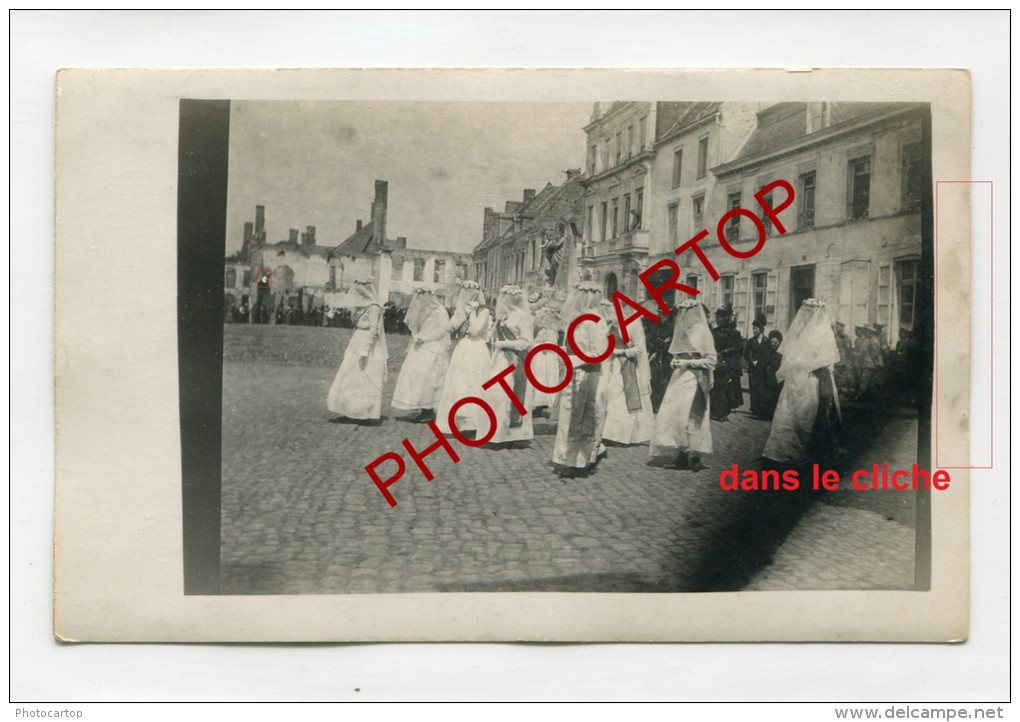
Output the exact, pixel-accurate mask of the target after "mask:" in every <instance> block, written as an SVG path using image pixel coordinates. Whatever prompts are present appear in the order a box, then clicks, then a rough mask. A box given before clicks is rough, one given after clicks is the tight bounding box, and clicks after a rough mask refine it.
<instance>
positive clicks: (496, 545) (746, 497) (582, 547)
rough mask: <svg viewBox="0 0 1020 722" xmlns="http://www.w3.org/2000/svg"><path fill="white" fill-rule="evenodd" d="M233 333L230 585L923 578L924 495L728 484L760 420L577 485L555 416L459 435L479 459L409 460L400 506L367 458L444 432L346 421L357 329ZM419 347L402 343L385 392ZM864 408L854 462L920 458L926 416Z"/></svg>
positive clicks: (226, 478) (759, 440)
mask: <svg viewBox="0 0 1020 722" xmlns="http://www.w3.org/2000/svg"><path fill="white" fill-rule="evenodd" d="M224 336H225V338H224V341H225V344H224V347H225V348H224V370H223V373H224V390H223V477H222V503H221V511H222V550H221V562H222V584H221V589H222V592H223V593H226V594H316V593H321V594H339V593H364V592H435V591H586V592H587V591H612V592H618V591H645V592H650V591H660V592H661V591H707V590H734V589H742V588H746V589H756V590H766V589H909V588H912V587H913V584H914V556H915V553H914V544H915V533H914V529H915V519H914V514H915V496H916V495H915V494H914V493H911V492H857V491H853V490H843V489H841V490H840V491H837V492H832V493H829V494H825V495H817V494H810V493H807V494H805V493H799V492H798V493H794V494H791V493H788V492H725V491H722V490H721V489H720V488H719V486H718V477H719V472H720V471H721V470H722V469H723V468H726V467H728V466H730V465H731V464H733V463H737V464H740V465H741V467H744V466H752V465H754V464H755V462H756V460H757V459H758V458H759V457H760V456H761V451H762V449H763V447H764V445H765V440H766V438H767V436H768V432H769V424H768V422H765V421H760V420H757V419H752V418H751V417H750V416H748V415H747V413H746V412H744V411H741V412H737V413H735V414H732V415H731V416H730V420H729V421H726V422H713V424H712V433H713V439H714V445H715V449H716V451H715V453H714V454H713V455H712V456H711V457H708V458H707V459H706V462H707V464H708V469H706V470H703V471H701V472H698V473H691V472H678V471H673V470H664V469H657V468H653V467H650V466H648V465H647V463H646V462H647V458H648V449H647V446H634V447H611V448H610V449H609V456H608V458H607V459H605V460H604V461H603V462H602V463H601V464H600V465H599V467H598V470H597V472H596V473H595V474H593V475H591V476H589V477H587V478H579V479H565V480H564V479H560V478H558V477H556V476H555V475H554V474H553V472H552V469H551V467H550V465H549V459H550V456H551V452H552V445H553V440H554V435H555V424H554V423H553V422H555V420H556V419H555V416H554V417H553V419H552V420H551V421H549V420H545V419H542V420H536V437H535V439H534V441H533V443H532V444H531V447H530V448H529V449H513V450H511V449H499V450H493V449H488V448H481V449H471V448H467V447H462V446H460V445H458V444H456V442H454V444H455V448H457V450H458V453H459V454H460V463H457V464H455V463H453V462H452V461H451V460H450V459H449V458H448V457H447V456H446V455H445V453H444V452H442V451H439V452H437V453H435V454H433V455H432V456H430V457H429V461H430V462H431V463H430V467H431V468H432V470H433V473H434V474H435V477H436V478H435V480H434V481H432V482H431V483H429V482H426V481H425V479H424V477H423V476H422V475H421V474H420V472H419V471H418V470H417V468H416V467H415V466H414V464H413V463H412V462H410V460H408V466H409V468H408V471H407V473H406V474H405V476H404V477H403V478H402V479H401V480H400V481H398V482H397V483H396V484H395V485H394V486H392V487H390V490H391V491H392V492H393V494H394V496H395V497H396V499H397V501H398V505H397V507H396V508H391V507H390V506H389V505H388V504H387V503H386V501H385V499H384V498H383V496H382V495H381V494H380V493H379V491H378V490H377V489H376V488H375V485H374V484H373V483H372V481H371V479H370V478H369V477H368V475H367V474H366V473H365V471H364V467H365V465H366V464H367V463H369V462H371V461H372V460H374V459H375V458H377V457H378V456H379V455H381V454H382V453H383V452H385V451H390V450H401V441H402V440H403V439H404V438H407V439H409V440H410V442H411V443H412V444H413V445H414V447H415V448H417V449H423V448H425V447H426V446H428V445H429V444H430V443H431V442H432V441H433V440H434V437H432V435H431V432H430V431H429V430H428V428H427V427H426V426H425V425H422V424H414V423H409V422H406V421H401V420H398V419H397V418H395V412H394V411H393V410H392V409H390V408H389V407H388V404H386V403H385V402H384V411H383V414H384V415H385V416H388V418H387V419H385V421H384V422H383V423H382V425H381V426H378V427H370V426H358V425H354V424H340V423H331V421H330V420H331V418H332V417H333V414H331V413H330V412H328V411H327V410H326V407H325V399H326V392H327V390H328V388H329V385H330V383H331V382H332V380H333V376H334V374H335V373H336V369H337V368H338V367H339V365H340V360H341V358H342V356H343V350H344V348H345V344H346V342H347V339H348V338H349V337H350V331H348V330H345V329H333V328H315V327H299V326H247V325H232V324H228V325H226V326H225V327H224ZM408 338H409V337H407V336H400V335H390V336H389V337H388V345H389V352H390V364H389V368H390V373H389V379H388V381H387V384H386V388H385V390H384V391H385V392H389V391H391V390H392V388H393V386H394V384H395V383H396V378H397V374H398V373H399V370H400V363H401V362H402V360H403V357H404V353H405V350H406V346H407V343H408ZM386 398H388V395H387V397H386ZM745 398H746V396H745ZM845 415H846V417H847V427H848V429H851V430H852V433H850V434H848V435H849V436H850V437H851V438H850V439H849V440H848V442H847V451H848V457H847V460H846V462H845V463H844V467H845V469H847V470H848V469H851V468H856V466H855V464H856V463H857V462H856V459H861V460H865V461H862V462H860V463H864V464H866V465H870V464H871V463H873V462H874V461H881V462H888V463H890V464H892V465H894V466H897V467H903V466H906V467H907V468H909V466H910V464H911V463H913V462H914V461H915V459H916V451H915V449H916V436H917V422H916V418H914V417H913V416H912V415H910V414H903V413H896V412H889V413H884V414H876V413H875V412H874V411H873V410H868V409H857V410H854V409H846V410H845Z"/></svg>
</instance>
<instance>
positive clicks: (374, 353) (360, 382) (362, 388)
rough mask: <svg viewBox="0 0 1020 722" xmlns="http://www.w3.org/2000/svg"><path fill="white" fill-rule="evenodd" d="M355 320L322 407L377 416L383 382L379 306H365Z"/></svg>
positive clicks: (351, 414) (352, 416)
mask: <svg viewBox="0 0 1020 722" xmlns="http://www.w3.org/2000/svg"><path fill="white" fill-rule="evenodd" d="M357 319H358V320H357V323H356V324H355V330H354V334H353V335H352V336H351V340H350V341H349V342H348V343H347V349H346V350H345V351H344V359H343V361H342V362H341V363H340V369H339V370H338V371H337V372H336V377H334V379H333V384H332V385H331V386H330V387H329V393H328V394H327V395H326V407H327V408H328V409H329V410H330V411H332V412H333V413H335V414H340V415H342V416H345V417H347V418H349V419H378V418H380V417H381V415H382V397H383V384H385V383H386V339H385V337H384V336H383V335H382V309H381V308H380V307H379V306H375V305H373V306H368V307H367V308H365V309H364V311H362V312H361V314H360V315H359V316H358V317H357ZM362 364H364V368H362Z"/></svg>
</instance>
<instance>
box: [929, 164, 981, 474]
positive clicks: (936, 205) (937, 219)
mask: <svg viewBox="0 0 1020 722" xmlns="http://www.w3.org/2000/svg"><path fill="white" fill-rule="evenodd" d="M942 183H966V184H969V185H977V184H987V185H989V186H990V192H989V194H988V254H989V255H988V320H989V328H990V329H994V328H995V316H994V313H995V304H994V301H995V289H994V287H993V283H994V277H995V272H994V269H995V256H994V254H995V244H994V237H995V227H994V208H995V183H994V182H993V181H990V180H985V181H978V180H937V181H935V243H934V245H935V249H934V250H935V289H934V290H935V294H934V296H935V319H934V321H935V322H934V324H933V325H934V332H935V359H934V361H935V365H934V370H935V393H934V394H933V396H934V397H935V398H934V404H935V413H934V416H935V464H934V466H935V468H938V469H992V468H994V466H995V428H994V426H993V425H992V422H993V420H994V418H995V413H994V408H993V404H992V402H993V401H994V399H995V376H994V371H995V353H994V352H995V348H994V347H995V334H994V333H989V334H988V354H989V356H988V367H989V368H988V431H989V465H988V466H942V465H941V464H939V463H938V459H939V413H938V409H939V394H938V385H939V324H938V318H939V294H938V277H939V185H941V184H942ZM971 229H973V217H971ZM972 237H973V235H972ZM971 258H972V259H973V254H972V255H971ZM971 297H972V298H973V293H972V294H971ZM968 397H969V395H968ZM968 437H969V434H968ZM968 453H969V449H968Z"/></svg>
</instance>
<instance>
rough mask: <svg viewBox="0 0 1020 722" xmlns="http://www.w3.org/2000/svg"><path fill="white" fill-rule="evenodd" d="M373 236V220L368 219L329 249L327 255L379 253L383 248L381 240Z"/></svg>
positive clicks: (374, 234)
mask: <svg viewBox="0 0 1020 722" xmlns="http://www.w3.org/2000/svg"><path fill="white" fill-rule="evenodd" d="M375 236H376V233H375V221H369V222H368V223H366V224H365V225H363V226H362V227H361V228H360V229H359V230H357V231H355V232H354V233H353V235H351V236H350V237H349V238H348V239H347V240H346V241H344V242H343V243H341V244H340V245H339V246H337V247H336V248H334V249H333V250H331V251H330V252H329V254H328V257H329V258H332V257H334V256H353V255H355V254H359V253H369V254H375V253H379V252H381V251H382V250H383V242H382V241H381V240H380V239H377V238H376V237H375Z"/></svg>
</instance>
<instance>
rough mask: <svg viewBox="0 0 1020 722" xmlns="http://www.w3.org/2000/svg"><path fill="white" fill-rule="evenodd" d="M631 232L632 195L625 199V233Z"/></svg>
mask: <svg viewBox="0 0 1020 722" xmlns="http://www.w3.org/2000/svg"><path fill="white" fill-rule="evenodd" d="M629 230H630V193H628V194H627V195H625V196H624V197H623V232H624V233H626V232H627V231H629Z"/></svg>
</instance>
